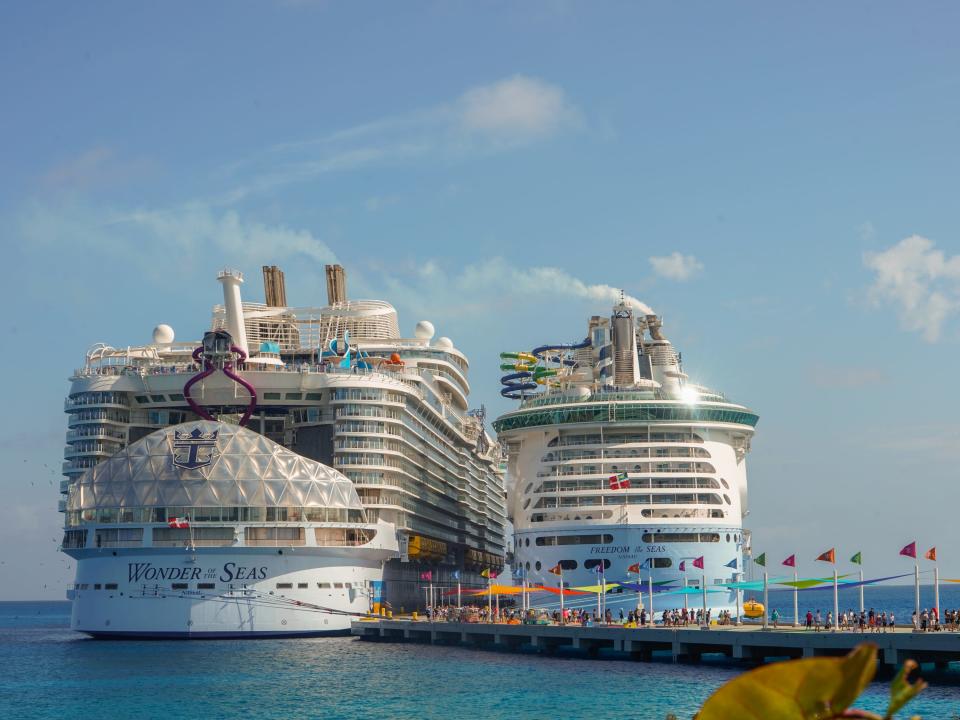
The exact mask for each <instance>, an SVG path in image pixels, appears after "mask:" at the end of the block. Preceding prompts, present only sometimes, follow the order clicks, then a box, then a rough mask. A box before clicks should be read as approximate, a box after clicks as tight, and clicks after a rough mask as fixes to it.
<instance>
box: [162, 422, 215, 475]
mask: <svg viewBox="0 0 960 720" xmlns="http://www.w3.org/2000/svg"><path fill="white" fill-rule="evenodd" d="M218 432H220V431H219V430H214V431H213V432H210V433H204V432H203V430H201V429H200V428H194V429H193V430H192V431H191V432H189V433H186V432H180V431H179V430H175V431H174V437H173V465H174V467H178V468H183V469H184V470H196V469H197V468H202V467H206V466H207V465H209V464H210V463H212V462H213V457H214V455H215V452H214V448H216V446H217V433H218Z"/></svg>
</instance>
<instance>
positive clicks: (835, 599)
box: [832, 565, 840, 632]
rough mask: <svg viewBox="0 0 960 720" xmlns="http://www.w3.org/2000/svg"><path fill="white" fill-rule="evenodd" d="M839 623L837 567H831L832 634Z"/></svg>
mask: <svg viewBox="0 0 960 720" xmlns="http://www.w3.org/2000/svg"><path fill="white" fill-rule="evenodd" d="M838 622H840V602H839V598H838V597H837V566H836V565H834V566H833V628H832V630H833V632H836V631H837V623H838Z"/></svg>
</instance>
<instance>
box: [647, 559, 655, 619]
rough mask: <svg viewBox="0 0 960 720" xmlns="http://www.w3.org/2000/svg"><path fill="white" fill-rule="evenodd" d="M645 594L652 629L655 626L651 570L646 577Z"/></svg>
mask: <svg viewBox="0 0 960 720" xmlns="http://www.w3.org/2000/svg"><path fill="white" fill-rule="evenodd" d="M650 564H651V566H652V565H653V563H650ZM647 592H648V593H649V594H650V627H653V626H654V625H655V624H656V620H654V619H653V570H650V575H648V576H647Z"/></svg>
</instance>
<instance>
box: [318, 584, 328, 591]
mask: <svg viewBox="0 0 960 720" xmlns="http://www.w3.org/2000/svg"><path fill="white" fill-rule="evenodd" d="M317 587H318V588H320V589H321V590H329V589H330V583H317Z"/></svg>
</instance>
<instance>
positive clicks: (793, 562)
mask: <svg viewBox="0 0 960 720" xmlns="http://www.w3.org/2000/svg"><path fill="white" fill-rule="evenodd" d="M783 564H784V565H786V566H787V567H792V568H795V567H796V566H797V556H796V555H791V556H790V557H788V558H787V559H786V560H784V561H783Z"/></svg>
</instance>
